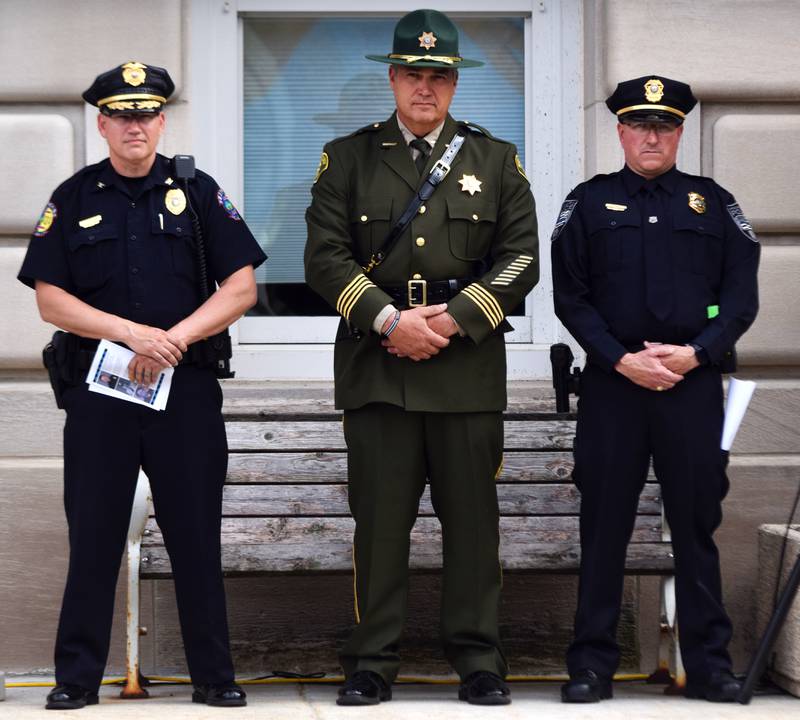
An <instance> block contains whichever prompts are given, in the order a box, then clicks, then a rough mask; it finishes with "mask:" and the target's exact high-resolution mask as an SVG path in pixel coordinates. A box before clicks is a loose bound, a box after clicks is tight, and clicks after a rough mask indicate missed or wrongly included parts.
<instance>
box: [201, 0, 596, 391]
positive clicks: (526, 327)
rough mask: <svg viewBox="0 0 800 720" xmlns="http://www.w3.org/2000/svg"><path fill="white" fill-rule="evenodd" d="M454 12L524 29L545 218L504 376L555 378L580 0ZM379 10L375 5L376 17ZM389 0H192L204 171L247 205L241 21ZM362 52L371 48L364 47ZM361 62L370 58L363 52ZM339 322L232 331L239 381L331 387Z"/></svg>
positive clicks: (529, 116) (349, 10) (537, 188)
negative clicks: (553, 244)
mask: <svg viewBox="0 0 800 720" xmlns="http://www.w3.org/2000/svg"><path fill="white" fill-rule="evenodd" d="M436 7H437V9H438V10H441V11H442V12H446V13H451V14H454V15H458V14H461V15H465V14H469V15H470V16H473V17H475V16H477V17H480V16H481V15H483V16H498V15H500V16H502V15H507V16H508V15H511V16H517V17H523V18H524V21H525V36H524V38H525V40H524V42H525V64H526V67H525V78H526V85H527V87H526V93H525V157H524V158H523V162H524V164H525V168H526V171H527V174H528V177H529V178H530V180H531V184H532V187H533V190H534V195H535V198H536V202H537V216H538V220H539V242H540V246H539V252H540V270H541V278H540V281H539V284H538V285H537V286H536V288H535V289H534V290H533V292H531V293H530V295H529V296H528V298H527V300H526V303H525V308H526V310H525V313H526V314H525V316H524V318H523V317H522V316H520V317H517V318H515V319H514V321H513V324H514V325H516V326H517V327H516V329H515V331H514V332H513V333H509V334H508V335H507V336H506V339H507V340H508V341H509V342H508V346H507V347H508V370H509V379H529V378H543V377H547V376H549V374H550V365H549V347H550V344H551V343H553V342H558V341H560V340H563V339H564V338H565V337H566V335H565V331H564V330H563V328H561V326H560V324H559V322H558V320H557V319H556V317H555V314H554V312H553V308H552V279H551V272H550V253H549V241H548V238H549V235H550V232H551V231H552V227H553V222H554V219H555V217H556V215H557V213H558V209H559V207H560V205H561V201H562V199H563V197H564V196H565V195H566V193H567V192H568V191H569V189H570V188H571V187H573V186H574V185H576V184H577V183H578V182H580V181H581V180H582V179H583V145H584V143H583V134H584V133H583V125H584V118H583V111H582V104H583V54H582V46H583V40H582V38H583V29H582V2H581V1H580V0H560V1H559V0H546V1H538V2H537V1H534V0H498V2H496V3H495V4H493V6H492V11H491V12H487V11H486V3H485V0H439V1H438V2H437V3H436ZM376 8H379V10H378V11H376ZM408 11H409V6H408V4H407V3H399V2H396V1H394V0H343V1H342V2H339V3H338V4H337V5H336V6H335V7H332V6H331V3H330V2H329V1H328V2H325V1H324V0H229V1H226V2H222V1H220V0H193V2H192V3H191V16H190V38H191V42H190V52H189V72H188V76H189V87H188V97H189V99H190V116H191V117H190V122H191V128H192V136H193V138H194V154H195V156H196V157H197V163H198V166H199V167H201V168H203V169H205V170H207V171H208V172H210V173H211V174H213V175H214V176H215V177H216V178H217V180H218V181H219V182H220V184H221V185H222V186H223V187H224V188H225V191H226V193H227V194H228V195H229V196H230V197H231V198H232V199H233V201H234V203H235V204H236V205H237V206H238V207H240V208H242V211H243V212H244V214H245V216H246V213H247V208H246V207H244V206H243V202H242V199H243V197H244V192H243V175H244V160H243V158H244V150H243V144H244V142H243V141H244V137H243V135H244V132H243V97H242V90H241V89H242V75H243V42H242V36H243V32H242V30H243V18H245V17H246V16H247V15H255V16H262V17H263V16H268V15H279V16H283V17H287V16H288V17H291V16H295V17H298V16H303V15H315V16H320V15H332V14H337V15H340V14H344V15H353V16H358V17H364V16H371V17H381V16H394V17H397V16H400V15H403V14H405V13H406V12H408ZM363 50H364V52H366V51H367V50H368V48H364V49H363ZM362 54H363V53H362ZM337 323H338V318H336V317H310V318H309V317H246V318H242V320H240V321H239V322H238V323H237V324H236V326H235V327H234V328H233V333H232V335H233V340H234V343H235V344H236V345H237V347H236V348H235V352H234V368H235V369H236V370H237V377H247V378H272V379H332V376H333V361H332V350H333V345H332V339H333V337H334V334H335V328H336V325H337Z"/></svg>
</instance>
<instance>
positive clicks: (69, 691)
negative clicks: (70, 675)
mask: <svg viewBox="0 0 800 720" xmlns="http://www.w3.org/2000/svg"><path fill="white" fill-rule="evenodd" d="M87 705H97V693H96V692H92V691H91V690H86V689H85V688H82V687H80V686H78V685H56V686H55V687H54V688H53V689H52V690H51V691H50V692H49V693H47V704H46V705H45V706H44V707H45V709H46V710H80V708H82V707H86V706H87Z"/></svg>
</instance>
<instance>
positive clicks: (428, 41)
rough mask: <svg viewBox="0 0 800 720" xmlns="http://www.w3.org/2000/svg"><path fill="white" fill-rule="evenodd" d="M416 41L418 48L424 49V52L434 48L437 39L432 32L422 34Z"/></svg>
mask: <svg viewBox="0 0 800 720" xmlns="http://www.w3.org/2000/svg"><path fill="white" fill-rule="evenodd" d="M417 40H419V46H420V47H421V48H425V49H426V50H430V49H431V48H435V47H436V41H437V40H438V38H437V37H436V35H434V34H433V33H432V32H423V33H422V35H420V36H419V37H418V38H417Z"/></svg>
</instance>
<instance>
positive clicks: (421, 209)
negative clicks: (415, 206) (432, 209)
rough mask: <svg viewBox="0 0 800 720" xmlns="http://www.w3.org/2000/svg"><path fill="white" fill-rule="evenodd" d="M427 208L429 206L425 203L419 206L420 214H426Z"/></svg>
mask: <svg viewBox="0 0 800 720" xmlns="http://www.w3.org/2000/svg"><path fill="white" fill-rule="evenodd" d="M427 209H428V208H426V207H425V206H424V205H420V206H419V210H417V212H418V213H419V214H420V215H424V214H425V211H426V210H427Z"/></svg>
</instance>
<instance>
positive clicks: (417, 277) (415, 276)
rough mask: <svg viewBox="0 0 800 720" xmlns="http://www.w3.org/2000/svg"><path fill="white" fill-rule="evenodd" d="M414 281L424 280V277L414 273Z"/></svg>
mask: <svg viewBox="0 0 800 720" xmlns="http://www.w3.org/2000/svg"><path fill="white" fill-rule="evenodd" d="M412 279H413V280H422V275H420V274H419V273H414V277H413V278H412Z"/></svg>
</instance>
